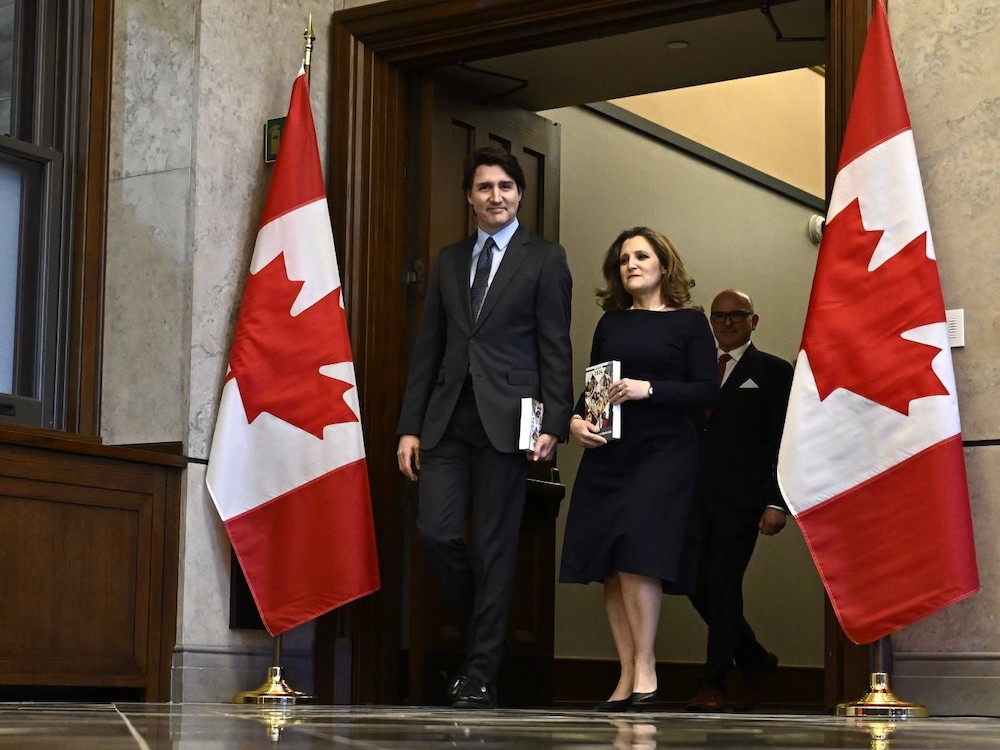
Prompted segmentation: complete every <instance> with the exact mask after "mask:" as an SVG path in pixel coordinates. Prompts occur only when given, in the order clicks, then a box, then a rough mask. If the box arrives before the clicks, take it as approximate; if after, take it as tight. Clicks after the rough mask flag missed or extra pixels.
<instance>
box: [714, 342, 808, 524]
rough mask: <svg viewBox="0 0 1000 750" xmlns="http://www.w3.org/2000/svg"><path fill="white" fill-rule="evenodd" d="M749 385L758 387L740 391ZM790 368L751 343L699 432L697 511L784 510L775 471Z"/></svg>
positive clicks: (785, 407)
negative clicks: (699, 508) (699, 494)
mask: <svg viewBox="0 0 1000 750" xmlns="http://www.w3.org/2000/svg"><path fill="white" fill-rule="evenodd" d="M748 381H753V382H754V383H755V384H756V385H757V387H756V388H752V387H747V388H741V387H740V386H742V385H744V384H746V383H747V382H748ZM791 386H792V366H791V365H790V364H789V363H788V362H786V361H785V360H783V359H780V358H778V357H775V356H773V355H771V354H767V353H766V352H762V351H760V350H759V349H757V348H756V347H755V346H754V345H753V344H752V343H751V344H750V345H749V346H748V347H747V349H746V351H745V352H744V354H743V356H742V357H741V358H740V360H739V362H737V363H736V366H735V367H734V368H733V371H732V372H731V373H730V374H729V377H728V378H727V379H726V382H725V383H724V384H723V386H722V388H721V389H720V390H719V400H718V402H717V403H716V405H715V406H714V407H713V408H712V410H711V414H710V415H709V416H708V417H707V419H705V420H704V423H703V425H702V428H701V430H699V448H700V463H701V491H702V507H703V508H704V509H705V510H709V511H711V510H716V509H727V508H728V509H736V508H740V509H745V510H754V511H756V512H757V514H758V517H759V515H760V514H761V513H763V512H764V509H765V508H766V507H767V506H768V505H773V506H776V507H778V508H782V509H784V510H786V511H787V506H786V505H785V501H784V499H783V498H782V497H781V491H780V490H779V489H778V481H777V476H776V473H775V465H776V463H777V460H778V446H779V444H780V442H781V431H782V427H783V426H784V423H785V410H786V409H787V408H788V394H789V391H790V390H791Z"/></svg>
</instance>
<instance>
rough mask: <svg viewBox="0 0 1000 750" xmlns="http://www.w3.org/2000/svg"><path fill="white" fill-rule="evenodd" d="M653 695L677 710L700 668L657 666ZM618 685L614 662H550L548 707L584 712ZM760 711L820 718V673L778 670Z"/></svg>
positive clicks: (734, 685)
mask: <svg viewBox="0 0 1000 750" xmlns="http://www.w3.org/2000/svg"><path fill="white" fill-rule="evenodd" d="M656 671H657V678H658V682H659V690H658V692H659V695H660V698H661V700H662V701H663V703H664V704H666V705H668V706H676V707H678V708H681V707H683V706H685V705H686V704H687V702H688V701H689V700H690V699H691V697H692V696H693V695H694V694H695V692H696V691H697V689H698V687H699V685H700V682H701V675H702V670H701V665H700V664H693V663H684V662H660V663H659V664H658V665H657V667H656ZM739 679H740V678H739V673H736V672H734V674H733V675H732V677H731V678H730V681H729V684H728V685H727V693H728V694H729V695H730V696H738V695H739V694H740V684H739ZM617 681H618V662H616V661H610V660H603V659H556V660H555V664H554V668H553V683H554V687H555V700H554V704H555V705H556V706H559V707H564V708H589V707H592V706H594V705H595V704H597V703H600V702H601V701H603V700H607V698H608V696H609V695H610V693H611V691H612V690H613V689H614V686H615V683H616V682H617ZM760 708H761V709H762V710H765V711H766V710H769V709H779V710H783V711H789V710H792V711H802V712H806V713H813V712H822V713H825V712H826V706H825V705H824V700H823V668H822V667H794V666H789V667H786V666H782V665H779V666H778V669H777V671H776V672H775V673H774V675H773V676H772V677H771V678H770V679H769V680H768V683H767V685H766V686H765V689H764V693H763V700H762V701H761V705H760Z"/></svg>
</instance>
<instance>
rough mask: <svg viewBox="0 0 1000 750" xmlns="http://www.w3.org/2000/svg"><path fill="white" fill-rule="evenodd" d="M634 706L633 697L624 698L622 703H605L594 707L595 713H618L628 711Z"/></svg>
mask: <svg viewBox="0 0 1000 750" xmlns="http://www.w3.org/2000/svg"><path fill="white" fill-rule="evenodd" d="M631 705H632V696H631V695H630V696H629V697H628V698H622V699H621V700H620V701H604V702H603V703H598V704H597V705H596V706H594V710H595V711H602V712H604V713H615V712H616V711H628V707H629V706H631Z"/></svg>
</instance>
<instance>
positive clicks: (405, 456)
mask: <svg viewBox="0 0 1000 750" xmlns="http://www.w3.org/2000/svg"><path fill="white" fill-rule="evenodd" d="M396 461H397V462H398V463H399V470H400V471H401V472H403V475H404V476H405V477H406V478H407V479H409V480H410V481H411V482H416V481H417V478H418V477H419V474H420V438H419V437H417V436H416V435H401V436H400V438H399V446H398V447H397V448H396Z"/></svg>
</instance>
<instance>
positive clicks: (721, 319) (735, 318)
mask: <svg viewBox="0 0 1000 750" xmlns="http://www.w3.org/2000/svg"><path fill="white" fill-rule="evenodd" d="M751 315H753V313H752V312H750V311H749V310H730V311H729V312H717V311H715V310H713V311H712V313H711V315H709V317H710V318H711V319H712V322H713V323H725V322H726V319H727V318H728V319H729V320H730V321H732V322H733V323H742V322H743V321H744V320H746V319H747V318H749V317H750V316H751Z"/></svg>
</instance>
